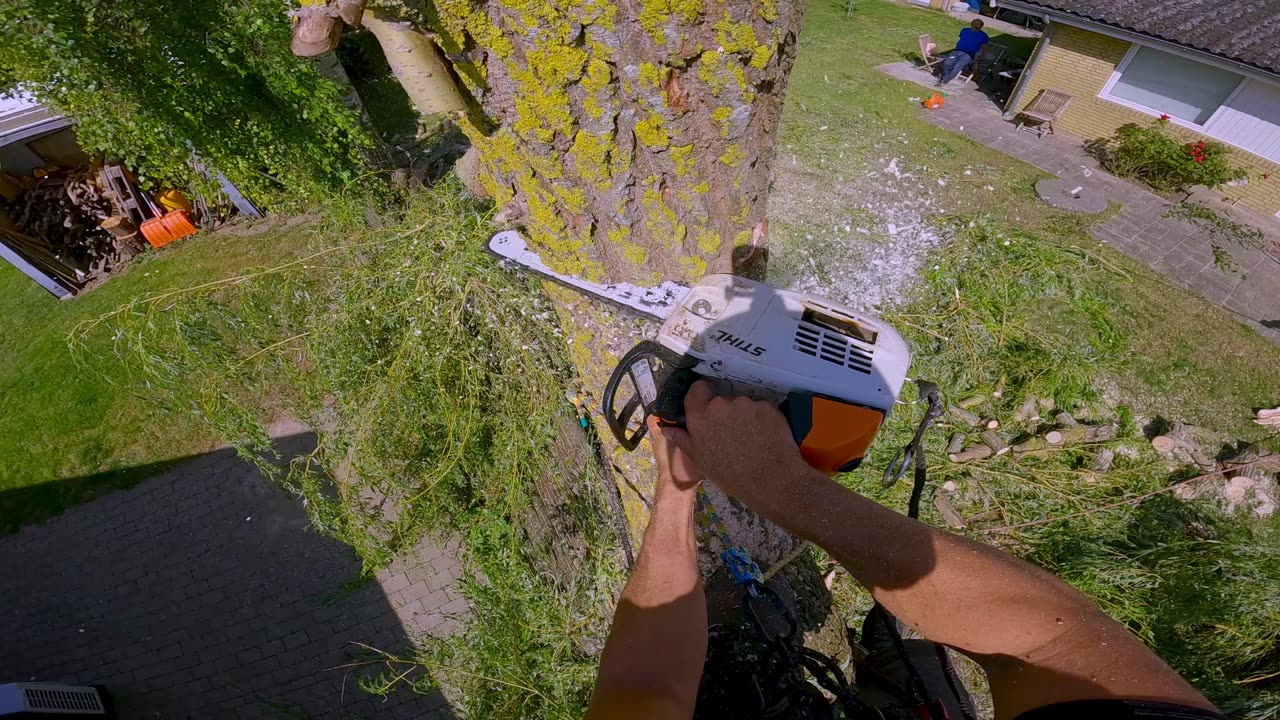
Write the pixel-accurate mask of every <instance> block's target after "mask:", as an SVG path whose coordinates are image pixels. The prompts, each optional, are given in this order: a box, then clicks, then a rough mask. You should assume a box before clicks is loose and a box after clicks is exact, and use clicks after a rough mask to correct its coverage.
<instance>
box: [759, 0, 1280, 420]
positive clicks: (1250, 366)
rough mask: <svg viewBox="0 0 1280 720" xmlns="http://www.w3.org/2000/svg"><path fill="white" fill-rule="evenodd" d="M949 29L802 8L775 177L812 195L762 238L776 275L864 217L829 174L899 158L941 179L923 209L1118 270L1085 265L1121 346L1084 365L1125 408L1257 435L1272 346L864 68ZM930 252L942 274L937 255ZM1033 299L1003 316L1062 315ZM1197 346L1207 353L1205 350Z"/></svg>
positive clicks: (887, 7)
mask: <svg viewBox="0 0 1280 720" xmlns="http://www.w3.org/2000/svg"><path fill="white" fill-rule="evenodd" d="M962 27H964V23H962V22H960V21H958V20H955V19H953V18H951V17H949V16H946V15H943V14H942V13H938V12H935V11H931V10H926V9H922V8H917V7H914V6H910V5H905V4H895V3H889V2H884V1H883V0H862V1H861V2H859V3H858V6H857V9H856V10H855V11H854V12H853V14H852V15H851V16H850V17H846V16H845V13H844V11H843V9H841V8H839V7H837V6H836V5H835V4H832V3H828V2H818V3H814V4H811V5H810V6H809V10H808V13H807V15H806V18H805V27H804V32H803V33H802V35H801V45H800V50H799V55H798V57H797V60H796V65H795V69H794V70H793V72H792V75H791V80H790V83H789V85H788V89H787V104H786V108H785V111H784V114H783V122H782V129H781V133H780V139H779V159H778V164H779V167H780V169H779V171H778V172H779V174H780V175H783V176H785V175H787V172H788V171H787V169H786V166H787V163H788V162H794V163H798V164H799V165H800V166H801V169H800V170H799V171H793V172H792V173H791V174H793V175H797V174H798V175H801V176H803V177H807V178H810V179H812V180H813V181H814V182H815V185H816V186H815V187H812V188H808V187H806V188H805V190H806V193H813V194H817V195H819V196H820V197H821V201H820V202H818V203H816V204H815V205H814V207H815V208H817V210H816V211H812V212H810V213H809V214H808V216H807V217H804V218H803V219H802V220H800V221H798V222H795V221H793V222H787V221H785V220H784V221H783V222H779V223H778V224H777V229H776V230H775V232H774V233H773V234H774V237H775V238H776V240H775V242H776V243H777V244H778V251H777V255H778V256H780V258H781V260H782V263H781V266H780V267H779V270H780V271H781V273H782V274H783V275H784V276H785V273H786V272H787V270H788V268H787V267H786V263H787V259H788V255H789V254H791V255H799V256H801V257H804V256H812V257H814V259H815V260H816V261H817V262H819V263H821V262H822V256H823V255H824V253H826V252H829V248H827V247H816V246H815V243H819V242H821V240H822V238H824V237H826V236H829V235H830V233H831V226H832V223H833V222H835V221H836V220H837V219H838V218H840V217H848V216H850V215H852V216H855V217H856V216H858V215H859V214H865V213H866V211H865V210H864V209H862V208H861V207H859V206H857V205H856V204H851V203H849V202H848V200H849V199H848V198H847V197H841V196H839V195H832V194H830V193H829V192H828V188H827V186H829V185H831V183H830V178H831V176H832V175H836V176H844V177H845V178H846V179H847V180H848V181H849V182H851V183H856V181H857V180H856V179H857V177H858V176H859V175H860V174H863V173H865V172H866V171H868V170H872V169H876V168H877V167H878V165H877V164H876V163H875V162H873V161H874V160H880V162H881V163H883V162H884V161H885V160H887V159H888V158H889V157H890V156H893V157H898V158H899V165H901V167H902V169H903V170H904V171H905V170H911V171H914V172H916V173H918V174H919V175H920V176H921V177H922V178H923V179H924V181H925V182H926V183H932V182H933V181H934V178H947V182H948V185H946V187H945V188H934V189H935V190H936V191H937V192H936V193H935V195H936V197H938V199H939V200H940V204H942V205H943V206H945V209H946V212H944V213H941V214H934V217H935V218H939V217H941V218H965V219H969V220H971V219H974V218H979V219H982V220H984V221H985V222H989V223H991V224H993V225H995V226H997V227H1000V228H1003V229H1006V230H1010V231H1030V232H1032V233H1036V234H1037V236H1038V237H1043V238H1046V239H1053V240H1054V241H1055V242H1058V243H1060V244H1063V245H1066V246H1070V245H1075V246H1078V247H1081V248H1089V251H1090V252H1092V253H1094V254H1096V255H1099V256H1104V257H1106V258H1107V259H1108V262H1109V263H1110V264H1111V266H1112V267H1116V268H1123V269H1124V270H1123V272H1124V274H1123V275H1120V274H1117V273H1115V272H1112V271H1108V270H1106V269H1104V268H1102V267H1101V266H1100V265H1099V264H1098V263H1093V264H1092V266H1091V269H1090V270H1089V274H1088V277H1089V279H1090V280H1091V281H1094V282H1096V283H1098V287H1099V290H1098V292H1100V293H1102V294H1103V295H1104V296H1105V298H1104V300H1105V303H1106V304H1107V306H1106V307H1104V308H1102V312H1103V314H1104V315H1105V316H1106V317H1107V318H1109V321H1110V322H1112V324H1113V331H1114V332H1116V333H1118V334H1119V336H1120V337H1119V338H1118V339H1117V344H1118V345H1122V346H1123V351H1121V352H1119V353H1118V357H1117V358H1116V361H1115V362H1114V363H1111V364H1109V365H1106V366H1102V365H1097V366H1094V367H1091V368H1089V372H1092V373H1103V374H1105V375H1107V376H1108V380H1109V382H1110V383H1111V384H1113V385H1114V388H1113V389H1114V390H1115V391H1116V392H1118V393H1120V394H1121V395H1122V396H1123V400H1124V402H1126V403H1129V404H1130V405H1132V406H1133V408H1134V410H1135V411H1136V412H1139V413H1141V414H1145V415H1149V416H1155V415H1161V416H1164V417H1169V418H1174V419H1179V420H1182V421H1185V422H1190V423H1195V424H1198V425H1206V426H1210V427H1213V428H1214V429H1217V430H1220V431H1222V432H1229V433H1234V434H1237V435H1239V437H1240V438H1241V439H1255V438H1258V437H1261V436H1263V435H1265V433H1263V432H1262V431H1261V430H1260V428H1258V427H1257V426H1256V425H1253V424H1252V423H1251V422H1250V417H1251V415H1252V412H1251V411H1252V409H1253V408H1256V407H1260V406H1266V407H1271V406H1274V405H1275V404H1276V402H1277V401H1280V397H1277V390H1276V385H1275V382H1274V378H1276V377H1280V349H1278V348H1276V347H1275V346H1274V345H1271V344H1270V343H1268V342H1267V341H1266V340H1265V339H1263V338H1261V337H1260V336H1259V335H1257V334H1256V333H1254V332H1253V331H1252V330H1249V329H1248V328H1246V327H1244V326H1242V325H1240V324H1239V323H1238V322H1236V321H1235V320H1234V318H1232V317H1231V316H1230V315H1229V314H1228V313H1226V312H1225V311H1222V310H1220V309H1219V308H1216V307H1214V306H1212V305H1211V304H1209V303H1207V302H1205V301H1204V300H1202V299H1200V298H1199V297H1197V296H1195V295H1193V294H1190V293H1187V292H1185V291H1183V290H1181V289H1179V288H1177V287H1174V286H1173V285H1171V284H1170V283H1169V282H1168V281H1166V280H1165V279H1164V278H1163V277H1162V276H1161V275H1159V274H1158V273H1156V272H1154V271H1151V270H1148V269H1147V268H1145V267H1144V266H1141V265H1139V264H1137V263H1134V262H1131V261H1129V260H1128V259H1127V258H1125V257H1123V256H1121V255H1120V254H1119V253H1116V252H1113V251H1111V249H1110V248H1106V247H1103V246H1099V245H1098V243H1096V242H1095V241H1093V240H1092V239H1091V238H1090V237H1089V236H1088V233H1087V230H1088V227H1089V224H1090V222H1096V221H1097V217H1105V216H1095V217H1094V218H1085V217H1082V216H1066V215H1062V214H1060V213H1058V212H1057V211H1054V210H1053V209H1052V208H1050V207H1049V206H1047V205H1046V204H1044V203H1042V202H1040V201H1039V200H1037V199H1036V197H1035V193H1034V189H1033V185H1034V183H1035V181H1036V180H1037V179H1039V178H1042V177H1045V174H1044V173H1043V172H1041V171H1040V170H1038V169H1037V168H1034V167H1032V166H1030V165H1027V164H1025V163H1023V162H1021V161H1019V160H1016V159H1014V158H1012V157H1010V156H1007V155H1003V154H1001V153H999V152H996V151H993V150H992V149H991V148H989V147H987V146H985V145H982V144H980V143H978V142H976V141H972V140H969V139H968V138H964V137H961V136H958V135H954V134H952V133H949V132H946V131H943V130H941V129H939V128H937V127H935V126H933V125H930V124H929V123H928V122H926V121H925V120H924V118H923V117H922V111H921V110H920V107H919V104H918V102H914V101H912V100H910V98H912V97H920V96H922V95H924V94H927V91H926V89H925V88H923V87H921V86H919V85H916V84H914V83H908V82H903V81H900V80H896V79H893V78H891V77H889V76H887V75H885V74H883V73H881V72H879V71H878V70H876V69H875V68H876V66H878V65H882V64H884V63H888V62H895V61H899V60H903V59H907V58H909V57H912V56H914V54H915V53H916V44H917V43H916V37H917V36H918V35H920V34H922V33H930V34H932V35H933V37H934V38H935V39H937V40H938V41H939V43H940V44H942V45H944V46H945V44H946V42H947V39H949V38H952V37H954V36H955V35H956V34H957V33H958V32H959V29H960V28H962ZM991 35H992V41H993V42H995V43H1000V44H1004V45H1006V46H1008V47H1010V48H1011V52H1012V53H1013V54H1014V55H1021V56H1024V57H1025V56H1026V55H1028V54H1029V53H1030V52H1031V49H1032V47H1033V45H1034V41H1033V39H1030V38H1021V37H1013V36H1008V35H1001V34H1000V33H999V31H991ZM993 111H994V108H993ZM939 112H945V108H944V109H943V110H941V111H939ZM966 170H969V171H970V173H971V174H969V175H966V174H965V171H966ZM988 186H989V187H992V188H993V190H988V189H987V187H988ZM772 214H773V212H772V210H771V215H772ZM771 219H772V218H771ZM941 261H942V266H943V273H944V274H945V270H946V265H947V263H946V256H945V255H943V256H942V258H941ZM783 279H784V280H785V277H784V278H783ZM1010 280H1011V281H1012V280H1016V279H1010ZM928 301H929V299H928V298H924V302H925V303H926V304H927V303H928ZM1045 301H1046V303H1045V305H1044V306H1041V307H1037V306H1036V305H1023V306H1021V307H1010V308H1006V311H1007V312H1009V313H1011V314H1013V316H1015V317H1026V316H1028V315H1031V314H1033V313H1038V314H1041V315H1042V317H1038V318H1036V321H1037V322H1040V323H1044V324H1045V325H1046V327H1052V326H1053V324H1054V323H1055V322H1056V321H1057V320H1060V319H1061V318H1062V313H1061V312H1060V310H1061V305H1060V304H1055V303H1056V300H1055V299H1054V298H1052V296H1046V298H1045ZM918 309H919V308H918ZM1065 325H1067V326H1069V325H1070V321H1068V322H1066V323H1065ZM1210 347H1212V348H1213V351H1212V352H1207V351H1206V349H1207V348H1210Z"/></svg>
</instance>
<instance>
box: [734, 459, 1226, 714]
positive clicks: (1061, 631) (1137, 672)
mask: <svg viewBox="0 0 1280 720" xmlns="http://www.w3.org/2000/svg"><path fill="white" fill-rule="evenodd" d="M772 482H775V483H777V485H776V486H774V487H773V488H772V489H771V490H770V491H769V492H766V493H762V497H760V498H758V499H756V501H755V502H754V503H749V504H751V506H752V507H753V508H757V509H758V510H759V511H760V512H761V514H763V515H765V516H766V517H768V518H770V519H771V520H773V521H774V522H776V523H778V524H779V525H781V526H782V527H784V528H786V529H788V530H790V531H791V532H793V533H795V534H797V535H799V536H801V537H803V538H805V539H807V540H809V541H810V542H813V543H814V544H816V545H818V546H819V547H821V548H823V549H824V550H826V551H827V552H828V553H830V554H831V555H832V556H833V557H835V558H836V559H837V560H838V561H840V564H841V565H843V566H844V567H845V568H846V569H848V570H849V572H850V574H852V575H853V577H854V578H855V579H857V580H858V581H859V582H860V583H862V585H864V586H865V587H867V588H868V589H869V590H870V591H871V593H872V594H873V595H874V596H875V598H876V600H877V601H878V602H880V604H882V605H884V606H885V608H887V609H888V610H889V611H890V612H892V613H893V614H894V615H896V616H897V617H898V619H900V620H901V621H903V622H904V623H906V624H907V625H909V626H911V627H912V628H914V629H915V630H916V631H917V632H919V633H920V634H921V635H922V636H924V637H926V638H928V639H930V640H932V641H934V642H938V643H942V644H944V645H950V646H951V647H954V648H957V649H959V650H963V651H965V652H966V653H968V654H970V655H972V656H974V657H975V658H976V659H978V660H979V661H980V662H981V663H982V664H983V667H984V668H985V669H986V670H987V673H988V676H989V677H990V680H991V685H992V690H993V692H994V694H995V696H996V701H997V702H996V707H997V710H998V711H999V712H998V717H1011V716H1013V715H1016V714H1017V713H1019V712H1022V711H1024V710H1026V709H1029V708H1032V707H1037V706H1038V705H1040V704H1043V703H1044V702H1045V699H1046V695H1045V691H1044V688H1045V687H1054V688H1055V692H1056V693H1058V695H1057V696H1056V697H1057V698H1058V699H1059V700H1070V699H1077V698H1081V699H1083V698H1091V697H1102V696H1108V695H1110V696H1120V697H1140V698H1150V699H1159V700H1167V701H1172V702H1182V703H1186V704H1189V705H1194V706H1200V707H1206V708H1211V707H1212V706H1211V705H1209V704H1208V703H1207V702H1206V701H1205V700H1204V698H1203V697H1201V696H1200V694H1199V693H1198V692H1196V691H1195V690H1194V689H1193V688H1192V687H1191V686H1190V685H1188V684H1187V683H1186V681H1184V680H1183V679H1182V678H1181V677H1179V676H1178V675H1177V673H1174V672H1173V671H1172V670H1170V669H1169V667H1168V666H1167V665H1165V664H1164V663H1163V662H1161V661H1160V659H1159V658H1158V657H1156V656H1155V654H1153V653H1151V652H1150V651H1149V650H1148V649H1147V648H1146V647H1145V646H1144V645H1143V644H1142V643H1141V642H1140V641H1139V640H1138V639H1137V638H1135V637H1134V636H1133V635H1132V634H1130V633H1129V632H1128V631H1127V630H1125V629H1124V627H1123V626H1121V625H1120V624H1119V623H1117V622H1115V621H1114V620H1112V619H1111V618H1109V617H1107V616H1106V615H1105V614H1104V613H1102V611H1100V610H1099V609H1098V608H1097V606H1096V605H1094V604H1093V602H1092V601H1090V600H1089V599H1088V598H1087V597H1085V596H1084V595H1082V594H1081V593H1080V592H1078V591H1077V590H1075V589H1074V588H1072V587H1071V586H1069V585H1067V584H1066V583H1065V582H1063V581H1062V580H1060V579H1058V578H1056V577H1054V576H1053V575H1050V574H1049V573H1047V572H1044V571H1043V570H1040V569H1039V568H1036V567H1034V566H1033V565H1030V564H1029V563H1026V562H1023V561H1021V560H1018V559H1016V558H1014V557H1012V556H1010V555H1008V554H1006V553H1003V552H1001V551H999V550H997V549H996V548H993V547H990V546H988V545H983V544H980V543H976V542H973V541H972V540H969V539H967V538H963V537H960V536H958V535H953V534H951V533H947V532H942V531H940V530H936V529H934V528H931V527H929V526H927V525H925V524H924V523H921V522H918V521H916V520H912V519H910V518H908V517H906V516H905V515H900V514H898V513H896V512H894V511H892V510H890V509H888V508H886V507H884V506H882V505H880V504H879V503H876V502H873V501H871V500H869V499H867V498H865V497H862V496H861V495H858V494H857V493H855V492H853V491H851V490H848V489H846V488H844V487H841V486H840V485H839V484H837V483H836V482H834V481H833V480H831V479H829V478H827V477H826V476H824V475H822V474H821V473H818V472H816V471H814V470H813V469H812V468H809V467H808V466H796V465H790V466H788V472H786V473H781V474H780V475H779V476H778V477H776V478H774V479H773V481H772ZM1033 680H1034V682H1033ZM1100 689H1101V690H1100Z"/></svg>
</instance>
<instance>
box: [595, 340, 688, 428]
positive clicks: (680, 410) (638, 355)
mask: <svg viewBox="0 0 1280 720" xmlns="http://www.w3.org/2000/svg"><path fill="white" fill-rule="evenodd" d="M697 364H698V361H697V360H696V359H694V358H691V357H688V356H687V355H681V354H679V353H675V352H672V351H671V350H668V349H667V348H665V347H663V346H662V345H659V344H658V343H656V342H653V341H652V340H643V341H641V342H640V343H639V344H637V345H636V346H635V347H633V348H631V350H629V351H627V354H626V355H624V356H623V357H622V360H621V361H620V362H619V363H618V366H617V367H615V368H614V369H613V374H612V375H610V376H609V382H608V383H607V384H606V385H605V386H604V402H603V404H602V406H601V408H600V409H601V411H602V412H603V413H604V419H605V422H606V423H608V425H609V431H610V432H612V433H613V437H614V439H616V440H617V441H618V444H619V445H621V446H622V447H623V449H625V450H628V451H630V450H635V449H636V447H637V446H639V445H640V440H641V439H642V438H644V436H645V432H646V431H647V430H648V426H647V425H646V424H645V422H646V421H647V420H648V419H649V416H650V415H655V416H657V418H658V420H659V421H660V422H661V423H662V424H664V425H673V426H676V427H684V396H685V393H687V392H688V391H689V388H690V386H692V385H693V383H694V382H696V381H697V380H698V378H699V376H698V374H697V373H695V372H693V368H694V366H696V365H697ZM624 377H630V378H631V384H632V386H633V388H634V390H635V394H634V395H633V396H631V397H630V398H629V399H628V400H627V402H626V403H625V404H624V405H623V406H622V410H621V411H620V412H617V411H615V409H614V408H615V405H616V402H615V401H616V400H617V395H618V389H619V386H620V385H621V384H622V379H623V378H624ZM638 409H639V410H643V411H644V414H643V416H642V417H641V418H640V422H639V428H638V429H637V430H635V432H633V433H630V434H628V432H627V430H628V428H629V427H630V426H631V425H632V420H633V418H634V416H635V413H636V410H638Z"/></svg>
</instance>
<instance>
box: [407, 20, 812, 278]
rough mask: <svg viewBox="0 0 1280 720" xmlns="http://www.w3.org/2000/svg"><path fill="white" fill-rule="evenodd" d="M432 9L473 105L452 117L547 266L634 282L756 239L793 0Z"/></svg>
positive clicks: (694, 265)
mask: <svg viewBox="0 0 1280 720" xmlns="http://www.w3.org/2000/svg"><path fill="white" fill-rule="evenodd" d="M434 11H435V12H434V13H429V17H430V20H431V21H432V24H433V25H434V26H435V28H434V29H435V30H436V33H437V36H436V39H437V41H438V42H439V44H440V46H441V47H442V48H443V49H444V51H445V53H446V54H447V55H449V57H450V58H451V59H453V60H454V61H455V64H454V67H455V69H456V70H457V72H458V75H459V76H460V77H461V78H462V80H463V82H464V83H465V84H466V86H467V87H468V88H469V89H470V91H471V92H472V94H473V96H474V97H475V98H476V99H477V100H478V101H479V103H480V105H481V107H482V108H483V111H484V117H483V118H480V117H478V116H477V115H475V114H473V116H472V118H471V122H469V123H467V124H466V126H465V128H466V131H467V134H468V136H469V137H470V138H471V141H472V143H473V144H474V145H475V147H476V149H477V151H478V153H479V156H480V159H481V164H482V166H483V171H482V173H481V179H482V181H483V182H484V183H485V185H486V187H487V188H488V189H489V191H490V194H491V195H492V197H493V198H494V199H495V201H496V202H497V203H498V204H499V205H500V206H502V207H503V208H504V216H505V217H507V218H512V219H514V222H515V224H517V225H518V226H520V227H521V228H522V229H523V230H524V231H525V234H526V235H528V237H529V238H530V240H531V242H532V244H533V245H534V246H536V247H537V248H538V249H539V250H540V251H541V253H542V257H543V260H544V261H546V262H547V263H548V264H549V265H550V266H551V267H553V268H555V269H557V270H559V271H561V272H567V273H571V274H574V275H578V276H581V277H586V278H590V279H593V280H597V281H599V280H610V281H629V282H637V283H645V284H647V283H653V282H656V281H658V280H660V279H671V280H684V281H689V280H693V279H696V278H698V277H700V276H702V275H704V274H706V273H708V272H728V271H730V270H732V269H734V268H735V267H736V266H741V265H742V264H743V263H742V262H738V263H736V264H735V249H737V248H742V250H739V251H738V253H737V258H736V259H737V260H739V261H742V260H745V259H746V258H747V257H749V256H753V255H759V254H760V253H759V252H757V248H756V246H760V245H762V244H763V238H764V234H765V233H766V232H767V225H766V224H765V198H766V195H767V192H768V187H769V173H770V166H771V164H772V160H773V146H774V138H775V136H776V133H777V127H778V120H779V118H780V116H781V114H782V101H783V90H784V87H785V84H786V78H787V74H788V72H789V71H790V69H791V65H792V61H793V59H794V57H795V49H796V35H797V33H798V30H799V23H800V19H801V15H802V13H803V0H760V1H759V2H741V1H738V2H729V3H716V4H710V3H707V4H704V3H703V2H701V0H640V1H639V2H634V3H631V2H628V3H621V4H613V3H604V2H597V1H596V0H588V1H587V2H563V1H560V0H551V1H550V2H544V3H535V4H527V3H518V2H514V1H512V0H488V1H487V2H476V1H475V0H440V1H439V2H437V3H435V5H434Z"/></svg>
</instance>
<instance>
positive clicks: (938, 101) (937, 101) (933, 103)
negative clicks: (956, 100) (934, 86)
mask: <svg viewBox="0 0 1280 720" xmlns="http://www.w3.org/2000/svg"><path fill="white" fill-rule="evenodd" d="M943 102H944V101H943V99H942V96H941V95H939V94H938V93H934V94H932V95H930V96H929V97H928V98H927V99H926V100H925V101H924V106H925V107H926V108H928V109H929V110H937V109H938V108H940V107H942V105H943Z"/></svg>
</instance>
